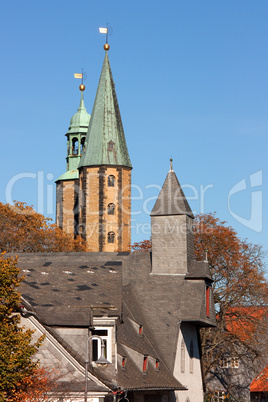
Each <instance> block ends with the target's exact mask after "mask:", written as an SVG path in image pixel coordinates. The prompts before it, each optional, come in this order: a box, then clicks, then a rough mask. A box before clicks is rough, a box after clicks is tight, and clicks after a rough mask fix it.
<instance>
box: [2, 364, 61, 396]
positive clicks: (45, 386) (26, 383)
mask: <svg viewBox="0 0 268 402" xmlns="http://www.w3.org/2000/svg"><path fill="white" fill-rule="evenodd" d="M52 376H53V373H49V372H48V371H47V370H46V369H44V368H43V367H37V368H36V369H35V370H34V371H33V372H32V373H31V374H30V375H29V376H27V377H25V378H24V379H23V380H22V381H21V382H18V383H17V384H16V389H15V390H14V392H12V393H11V395H10V396H9V399H8V401H10V402H34V401H36V402H37V401H46V400H48V399H49V397H48V392H49V391H50V390H51V389H52V388H55V382H54V381H53V380H52Z"/></svg>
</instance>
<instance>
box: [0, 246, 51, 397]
mask: <svg viewBox="0 0 268 402" xmlns="http://www.w3.org/2000/svg"><path fill="white" fill-rule="evenodd" d="M22 279H23V278H22V277H20V270H19V268H18V267H17V260H16V259H15V258H5V257H4V254H1V256H0V284H1V286H0V402H9V401H12V402H19V401H20V402H21V401H26V400H31V399H30V395H31V394H32V395H35V397H37V396H38V395H39V396H41V395H43V394H44V393H45V392H47V391H48V388H49V385H50V380H49V379H48V376H47V373H46V371H45V370H44V369H42V368H40V367H39V364H38V362H34V361H33V360H32V357H33V356H34V354H35V353H36V351H37V350H38V348H39V346H40V345H41V343H42V340H43V338H42V337H41V338H39V340H38V341H37V342H36V343H34V342H33V341H32V334H33V331H31V330H29V329H28V330H25V328H23V327H22V326H21V325H20V315H19V314H18V313H17V311H18V308H19V301H20V294H19V292H18V291H17V287H18V286H19V284H20V282H21V281H22ZM32 400H33V399H32ZM36 400H37V399H36Z"/></svg>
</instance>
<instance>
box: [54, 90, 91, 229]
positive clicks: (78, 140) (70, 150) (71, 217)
mask: <svg viewBox="0 0 268 402" xmlns="http://www.w3.org/2000/svg"><path fill="white" fill-rule="evenodd" d="M79 89H80V90H81V99H80V104H79V108H78V109H77V112H76V113H75V114H74V115H73V117H72V118H71V121H70V126H69V129H68V132H67V133H66V137H67V157H66V161H67V169H66V172H65V173H63V174H62V175H61V176H60V177H59V178H58V179H57V180H56V185H57V192H56V223H57V225H58V226H59V227H60V228H61V229H63V230H64V231H65V232H67V233H70V234H74V235H76V234H77V212H76V211H75V209H76V204H77V201H78V196H77V193H78V191H77V188H78V183H79V181H78V178H79V173H78V164H79V161H80V158H81V154H82V151H83V148H84V144H85V139H86V133H87V130H88V124H89V120H90V114H88V113H87V111H86V108H85V104H84V96H83V93H84V90H85V86H84V85H80V87H79Z"/></svg>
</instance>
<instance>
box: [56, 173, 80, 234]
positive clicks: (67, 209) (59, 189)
mask: <svg viewBox="0 0 268 402" xmlns="http://www.w3.org/2000/svg"><path fill="white" fill-rule="evenodd" d="M78 183H79V182H78V180H66V181H59V182H57V184H56V224H57V226H58V227H60V228H61V229H62V230H63V231H64V232H65V233H69V234H72V235H75V234H76V226H77V223H76V215H77V212H78V210H77V211H76V209H77V189H78Z"/></svg>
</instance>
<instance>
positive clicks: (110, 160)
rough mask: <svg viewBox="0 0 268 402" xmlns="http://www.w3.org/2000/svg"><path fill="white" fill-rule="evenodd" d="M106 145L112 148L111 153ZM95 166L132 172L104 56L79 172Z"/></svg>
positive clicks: (112, 85)
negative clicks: (113, 167)
mask: <svg viewBox="0 0 268 402" xmlns="http://www.w3.org/2000/svg"><path fill="white" fill-rule="evenodd" d="M109 143H112V145H113V147H111V149H109V146H108V144H109ZM99 165H115V166H126V167H129V168H132V165H131V162H130V158H129V155H128V150H127V144H126V139H125V134H124V129H123V124H122V120H121V115H120V110H119V105H118V101H117V97H116V92H115V85H114V81H113V77H112V71H111V67H110V62H109V58H108V53H107V52H106V53H105V57H104V62H103V67H102V71H101V76H100V80H99V85H98V89H97V93H96V98H95V102H94V106H93V110H92V115H91V119H90V122H89V127H88V132H87V137H86V149H85V151H84V153H83V154H82V156H81V160H80V164H79V168H80V167H83V166H99Z"/></svg>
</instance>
